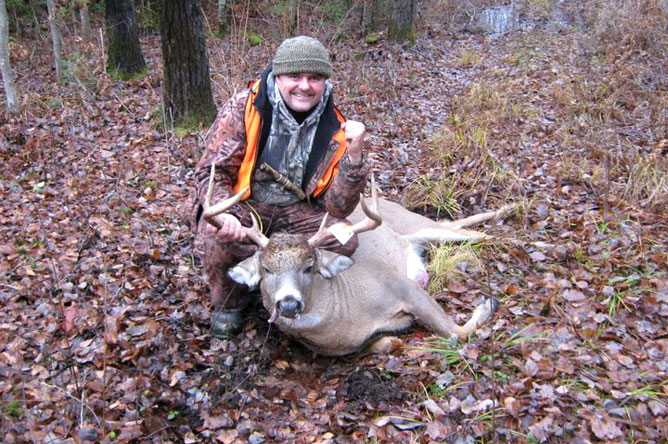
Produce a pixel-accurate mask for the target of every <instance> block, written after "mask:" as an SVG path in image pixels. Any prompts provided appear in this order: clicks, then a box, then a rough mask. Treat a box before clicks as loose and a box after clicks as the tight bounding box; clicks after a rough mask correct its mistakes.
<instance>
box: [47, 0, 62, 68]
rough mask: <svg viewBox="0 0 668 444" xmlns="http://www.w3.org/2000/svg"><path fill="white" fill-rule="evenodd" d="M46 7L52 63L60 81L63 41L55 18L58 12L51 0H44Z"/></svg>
mask: <svg viewBox="0 0 668 444" xmlns="http://www.w3.org/2000/svg"><path fill="white" fill-rule="evenodd" d="M46 8H47V10H48V11H49V29H51V40H52V42H53V59H54V64H55V65H56V77H57V78H58V81H60V80H61V77H62V74H63V60H62V56H61V54H62V48H63V41H62V39H61V38H60V31H59V30H58V21H57V19H56V17H57V15H58V13H57V10H56V4H55V2H54V1H53V0H46Z"/></svg>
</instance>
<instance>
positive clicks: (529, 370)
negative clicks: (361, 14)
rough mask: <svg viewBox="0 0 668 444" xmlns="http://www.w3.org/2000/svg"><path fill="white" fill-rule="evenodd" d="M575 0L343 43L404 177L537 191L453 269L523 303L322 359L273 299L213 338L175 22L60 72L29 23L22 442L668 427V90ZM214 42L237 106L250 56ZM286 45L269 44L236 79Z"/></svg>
mask: <svg viewBox="0 0 668 444" xmlns="http://www.w3.org/2000/svg"><path fill="white" fill-rule="evenodd" d="M571 3H573V4H574V5H575V4H576V2H571ZM577 14H578V11H577V8H575V6H574V7H573V9H572V10H568V11H559V14H556V13H555V14H553V15H550V16H546V17H533V18H532V17H527V18H526V20H524V21H523V27H522V29H521V30H519V31H516V32H513V33H510V34H507V35H504V36H499V37H496V38H490V37H486V36H483V35H478V34H470V33H458V34H453V33H447V32H444V31H439V30H438V29H424V30H421V32H420V35H419V37H418V40H417V42H416V45H415V46H413V47H411V48H404V47H401V46H395V45H391V44H389V43H388V42H386V41H384V40H382V39H381V41H380V42H378V43H374V44H364V43H359V42H356V41H341V42H337V43H334V44H333V45H332V53H333V54H335V56H336V58H335V75H334V79H333V80H334V82H335V87H336V94H337V95H336V98H337V101H338V104H339V106H340V108H341V109H342V110H343V112H344V113H345V114H346V116H347V117H348V118H353V119H356V120H360V121H362V122H364V123H365V124H366V125H367V127H368V130H369V133H370V140H369V143H368V145H369V146H368V149H369V151H368V160H369V162H370V163H371V164H372V167H373V169H374V171H375V174H376V179H377V182H378V183H379V185H380V186H381V188H382V191H383V193H384V195H385V196H386V197H388V198H389V199H392V200H395V201H405V202H406V203H410V204H411V205H412V206H421V207H423V208H426V210H427V211H430V212H434V211H435V208H436V209H437V210H439V211H440V213H441V215H444V214H448V213H450V214H451V215H452V216H466V215H469V214H473V213H474V212H478V211H481V210H489V209H496V208H498V207H500V206H501V205H503V204H506V203H516V204H517V205H518V208H519V210H518V211H517V212H516V213H515V214H513V215H512V216H511V217H509V218H508V219H506V220H504V221H496V222H494V223H491V224H489V225H487V226H485V227H481V229H483V230H485V231H486V232H487V233H489V234H491V235H494V236H495V237H496V239H498V241H492V242H490V243H488V244H485V245H482V246H479V247H471V246H469V247H468V248H471V249H473V251H474V254H475V256H474V257H475V258H477V259H475V260H472V259H471V257H468V259H467V261H466V263H465V264H463V265H462V264H460V266H459V267H457V269H458V270H459V274H458V275H457V276H456V277H449V278H447V279H445V280H443V279H438V283H439V285H440V286H439V287H436V286H432V287H431V288H432V294H433V295H434V296H435V297H436V298H437V299H438V300H439V301H440V302H441V303H442V305H443V306H444V308H445V310H446V311H447V312H448V313H449V314H450V315H451V316H453V317H454V318H455V319H457V320H458V321H459V322H461V321H462V320H464V319H466V318H467V317H468V316H469V314H470V308H471V306H472V305H473V304H474V303H476V302H478V301H480V300H481V299H482V298H483V297H485V296H488V295H492V296H495V297H497V298H498V299H499V300H500V301H501V307H500V309H499V311H498V312H497V313H496V315H495V317H494V318H493V320H492V321H491V322H490V323H489V324H488V325H485V326H483V328H482V329H481V330H480V331H479V333H478V334H477V335H476V336H475V337H473V338H471V339H470V340H469V341H468V342H466V343H451V342H448V341H445V340H442V339H439V338H433V337H431V336H430V334H429V333H428V332H426V331H424V330H423V329H421V328H420V327H419V326H416V327H415V328H414V329H413V330H412V331H411V332H409V333H407V334H405V335H403V336H401V338H402V341H403V347H402V348H401V349H399V350H396V351H394V352H392V353H391V354H388V355H366V356H365V355H361V356H359V355H356V356H349V357H345V358H325V357H320V356H315V355H314V354H313V353H311V352H309V351H308V350H307V349H306V348H304V347H303V346H301V345H299V344H297V343H295V342H293V341H291V340H290V339H289V338H288V337H287V336H285V335H284V334H282V333H281V332H279V331H278V330H277V329H275V328H272V327H270V326H268V324H267V322H266V319H267V318H268V315H267V313H266V312H265V311H264V309H262V308H260V307H259V306H254V307H252V309H250V310H249V313H248V320H247V323H246V326H245V329H244V331H243V333H242V334H240V335H239V337H238V338H236V339H233V340H218V339H215V338H213V337H211V336H210V335H209V311H210V309H211V307H210V304H209V301H208V294H207V288H206V284H205V282H204V280H203V278H202V270H201V267H200V265H199V261H198V260H197V259H196V258H194V257H193V255H192V242H193V236H192V233H191V231H190V230H189V228H188V227H187V226H186V225H185V224H184V223H183V221H182V219H181V218H180V211H181V206H182V204H183V202H184V201H185V200H186V197H187V195H188V193H189V192H190V190H191V189H192V186H193V183H192V171H193V168H194V165H195V163H196V161H197V159H198V156H199V154H200V152H201V147H202V138H203V137H204V136H205V132H206V131H202V133H201V134H191V133H187V134H182V133H179V132H178V131H177V132H176V133H175V132H174V131H171V130H165V129H164V125H163V124H162V119H161V118H159V117H157V116H159V112H157V111H156V110H157V109H158V104H159V103H160V88H159V86H160V78H161V68H160V56H159V48H160V45H159V38H158V37H157V36H154V35H150V36H146V37H143V38H142V49H143V51H144V54H145V56H146V58H147V62H148V74H147V76H146V77H145V78H142V79H140V80H137V81H132V82H128V83H125V84H122V83H119V82H116V81H113V80H111V79H109V78H108V77H107V76H106V74H104V71H103V66H104V63H103V59H102V58H101V56H100V53H99V48H96V47H95V45H92V44H91V45H88V46H86V45H84V44H83V43H82V42H76V45H79V46H77V47H78V48H81V52H77V53H76V54H78V55H76V56H75V55H72V54H74V53H71V54H70V58H69V62H68V65H67V69H68V71H67V76H68V77H67V78H68V81H66V82H63V83H61V84H59V85H57V84H56V83H55V81H54V75H53V71H52V69H51V68H50V66H51V60H50V54H49V52H48V47H49V45H48V44H46V41H44V42H43V44H41V45H35V44H34V42H32V41H30V42H27V43H24V42H22V41H21V39H17V41H15V42H13V43H12V45H13V46H12V51H13V54H17V55H16V56H14V59H13V60H14V61H13V63H14V69H15V70H16V72H17V80H16V83H17V86H18V88H19V90H20V93H21V95H22V104H23V114H22V115H21V117H19V118H9V117H7V116H4V117H1V118H0V128H2V132H1V135H0V157H1V158H2V162H0V194H1V195H2V204H1V205H0V252H1V253H2V257H3V259H2V261H1V262H0V276H1V279H0V303H1V304H2V307H3V309H2V310H1V311H0V418H1V422H0V441H1V442H4V443H8V444H9V443H14V442H29V441H32V442H49V443H65V442H83V441H91V442H187V443H194V442H221V443H226V444H229V443H242V442H243V443H245V442H250V443H253V444H257V443H262V442H286V443H288V442H289V443H327V442H332V443H333V442H336V443H348V442H351V443H352V442H355V443H357V442H369V443H374V442H378V443H380V442H387V443H404V442H406V443H408V442H420V443H428V442H446V441H447V442H474V441H475V442H499V441H502V442H505V441H515V442H520V443H523V442H572V443H578V442H582V443H585V442H654V443H659V442H666V440H668V422H667V421H668V376H667V371H668V336H667V333H666V322H667V321H668V319H667V318H668V277H667V274H666V272H667V269H668V267H667V265H666V264H667V263H668V250H667V247H666V245H667V244H668V218H667V217H666V216H667V214H668V212H667V211H666V205H667V204H666V201H665V200H662V198H663V197H665V196H666V195H667V194H668V193H666V191H665V187H666V171H668V168H665V165H666V162H667V161H666V146H667V144H666V141H665V133H664V140H654V139H652V137H650V136H648V134H654V133H651V131H650V129H651V128H656V127H657V125H664V129H665V123H666V116H665V108H664V115H656V114H652V113H651V112H649V111H648V110H651V109H654V108H651V105H652V103H653V102H652V101H653V100H657V101H659V103H660V102H661V101H664V102H663V103H664V104H665V103H666V102H665V100H666V91H667V89H668V88H667V85H666V79H665V78H663V79H660V78H652V77H651V76H650V75H649V73H651V71H650V70H648V69H644V68H643V67H647V66H650V65H652V60H651V58H650V56H649V55H648V54H646V53H643V52H634V53H630V54H628V55H627V56H626V58H625V59H623V60H621V62H620V64H619V65H607V64H606V63H605V60H604V57H602V56H601V55H600V53H598V52H597V51H596V49H595V48H594V47H592V45H591V44H590V43H589V36H588V30H587V29H586V28H585V27H584V25H583V24H582V23H580V22H579V20H578V16H577ZM216 42H218V43H219V41H216ZM73 45H74V43H73ZM210 45H211V49H210V58H211V66H212V78H213V79H214V82H216V88H215V96H216V102H217V103H218V104H222V102H223V101H224V100H225V99H226V97H228V96H229V93H230V91H231V89H232V86H230V85H232V84H233V83H232V82H231V81H230V80H229V76H226V72H227V70H229V69H230V68H229V67H230V65H233V64H234V63H238V65H239V66H241V65H243V64H242V63H241V62H240V61H239V60H236V59H234V58H233V57H234V54H233V53H231V52H230V51H229V48H227V49H226V47H225V46H224V45H214V44H213V43H212V42H211V41H210ZM272 51H273V49H272V48H265V47H263V46H259V47H253V48H250V49H248V51H247V52H246V53H245V55H246V56H247V59H245V60H251V61H252V62H248V63H246V64H245V65H243V66H244V68H243V69H241V70H239V71H238V72H237V73H236V76H237V77H236V79H237V80H239V87H242V86H241V85H243V84H244V81H245V80H249V79H252V78H253V76H254V75H255V74H256V73H258V72H259V71H260V70H261V69H262V68H263V64H266V63H268V62H269V61H270V59H271V54H272ZM225 62H226V63H225ZM628 66H633V69H632V71H633V72H632V74H629V76H627V77H624V73H625V72H627V71H624V70H625V69H626V67H628ZM611 72H614V73H617V77H615V79H620V78H622V79H627V81H628V82H631V83H632V84H633V85H636V86H637V85H640V86H639V87H638V88H640V87H642V88H645V91H646V92H647V95H645V96H637V95H633V94H630V93H629V94H627V93H628V91H635V90H631V89H630V88H631V87H627V89H624V88H623V86H624V85H621V86H620V84H619V83H614V82H609V81H608V80H609V79H610V78H611V77H607V76H609V75H610V73H611ZM645 74H646V75H645ZM643 76H644V77H643ZM223 79H227V80H223ZM634 82H635V83H634ZM622 140H623V141H625V142H624V143H622V142H620V141H622ZM620 146H635V147H641V148H640V151H642V150H643V149H644V152H639V153H637V154H638V156H639V157H638V162H637V163H636V164H635V166H643V165H645V166H646V169H643V170H642V171H639V170H637V169H634V168H633V165H631V166H630V167H629V168H628V169H627V170H624V165H622V164H621V161H620V162H619V163H613V161H612V160H610V159H611V158H610V157H608V156H606V155H605V154H601V151H605V150H608V149H610V150H613V149H621V148H619V147H620ZM647 158H651V159H652V163H649V164H643V163H642V159H647ZM444 165H446V167H444ZM656 165H663V167H664V169H663V170H661V169H652V168H653V166H656ZM622 170H624V171H626V172H627V173H629V175H627V176H624V177H626V180H622V179H621V178H622V177H623V176H622V173H620V171H622ZM616 174H617V175H616ZM633 174H636V175H637V176H634V175H633ZM662 174H663V176H662ZM641 176H642V178H645V179H646V180H655V182H651V183H653V184H654V186H653V187H650V188H649V191H648V189H647V188H646V187H645V188H643V185H642V183H641V178H640V177H641ZM647 177H650V179H647ZM636 179H637V180H636ZM662 180H663V181H662ZM453 184H454V185H456V187H454V192H455V194H454V196H450V197H454V200H452V199H451V200H449V201H448V200H447V199H446V197H447V196H440V197H441V198H442V199H441V201H442V202H443V205H442V206H441V207H438V206H437V205H436V206H434V205H427V202H430V203H432V204H433V202H434V199H436V200H438V198H439V191H438V190H439V188H438V187H439V186H442V187H443V189H447V187H446V185H450V186H451V188H452V185H453ZM662 187H663V188H662ZM451 188H450V189H451ZM443 189H441V191H443ZM441 194H443V193H442V192H441ZM448 202H450V203H448ZM453 202H454V203H453ZM444 212H445V213H444ZM516 241H519V242H516ZM520 245H524V247H522V246H520ZM475 262H478V263H477V265H476V264H475ZM435 280H436V279H435ZM433 284H434V283H433Z"/></svg>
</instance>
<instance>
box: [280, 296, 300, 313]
mask: <svg viewBox="0 0 668 444" xmlns="http://www.w3.org/2000/svg"><path fill="white" fill-rule="evenodd" d="M303 310H304V303H303V302H302V301H301V300H300V299H297V298H296V297H295V296H293V295H288V296H285V297H284V298H281V299H280V300H278V301H276V311H277V312H278V315H279V316H283V317H284V318H288V319H297V318H298V317H299V315H300V314H301V312H302V311H303Z"/></svg>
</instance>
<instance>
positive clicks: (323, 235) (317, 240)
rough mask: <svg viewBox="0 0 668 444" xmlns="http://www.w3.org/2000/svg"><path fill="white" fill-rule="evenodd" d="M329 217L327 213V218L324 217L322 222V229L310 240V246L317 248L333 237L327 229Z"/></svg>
mask: <svg viewBox="0 0 668 444" xmlns="http://www.w3.org/2000/svg"><path fill="white" fill-rule="evenodd" d="M328 216H329V213H325V217H323V218H322V222H320V228H318V231H316V233H315V234H314V235H313V236H311V237H310V238H309V240H308V244H309V246H311V247H313V248H316V247H317V246H318V245H321V244H322V243H323V242H324V241H325V240H327V239H328V238H329V237H330V236H331V234H329V232H328V231H327V228H326V225H327V218H328Z"/></svg>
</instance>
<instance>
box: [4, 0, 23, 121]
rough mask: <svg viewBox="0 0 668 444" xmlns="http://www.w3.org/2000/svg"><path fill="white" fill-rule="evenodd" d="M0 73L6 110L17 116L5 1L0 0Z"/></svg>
mask: <svg viewBox="0 0 668 444" xmlns="http://www.w3.org/2000/svg"><path fill="white" fill-rule="evenodd" d="M0 71H1V72H2V81H3V82H4V85H5V97H6V100H7V109H8V110H9V112H10V113H12V114H18V113H19V103H18V100H17V97H16V88H14V79H13V78H12V68H11V66H10V64H9V20H8V19H7V6H6V5H5V0H0Z"/></svg>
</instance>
